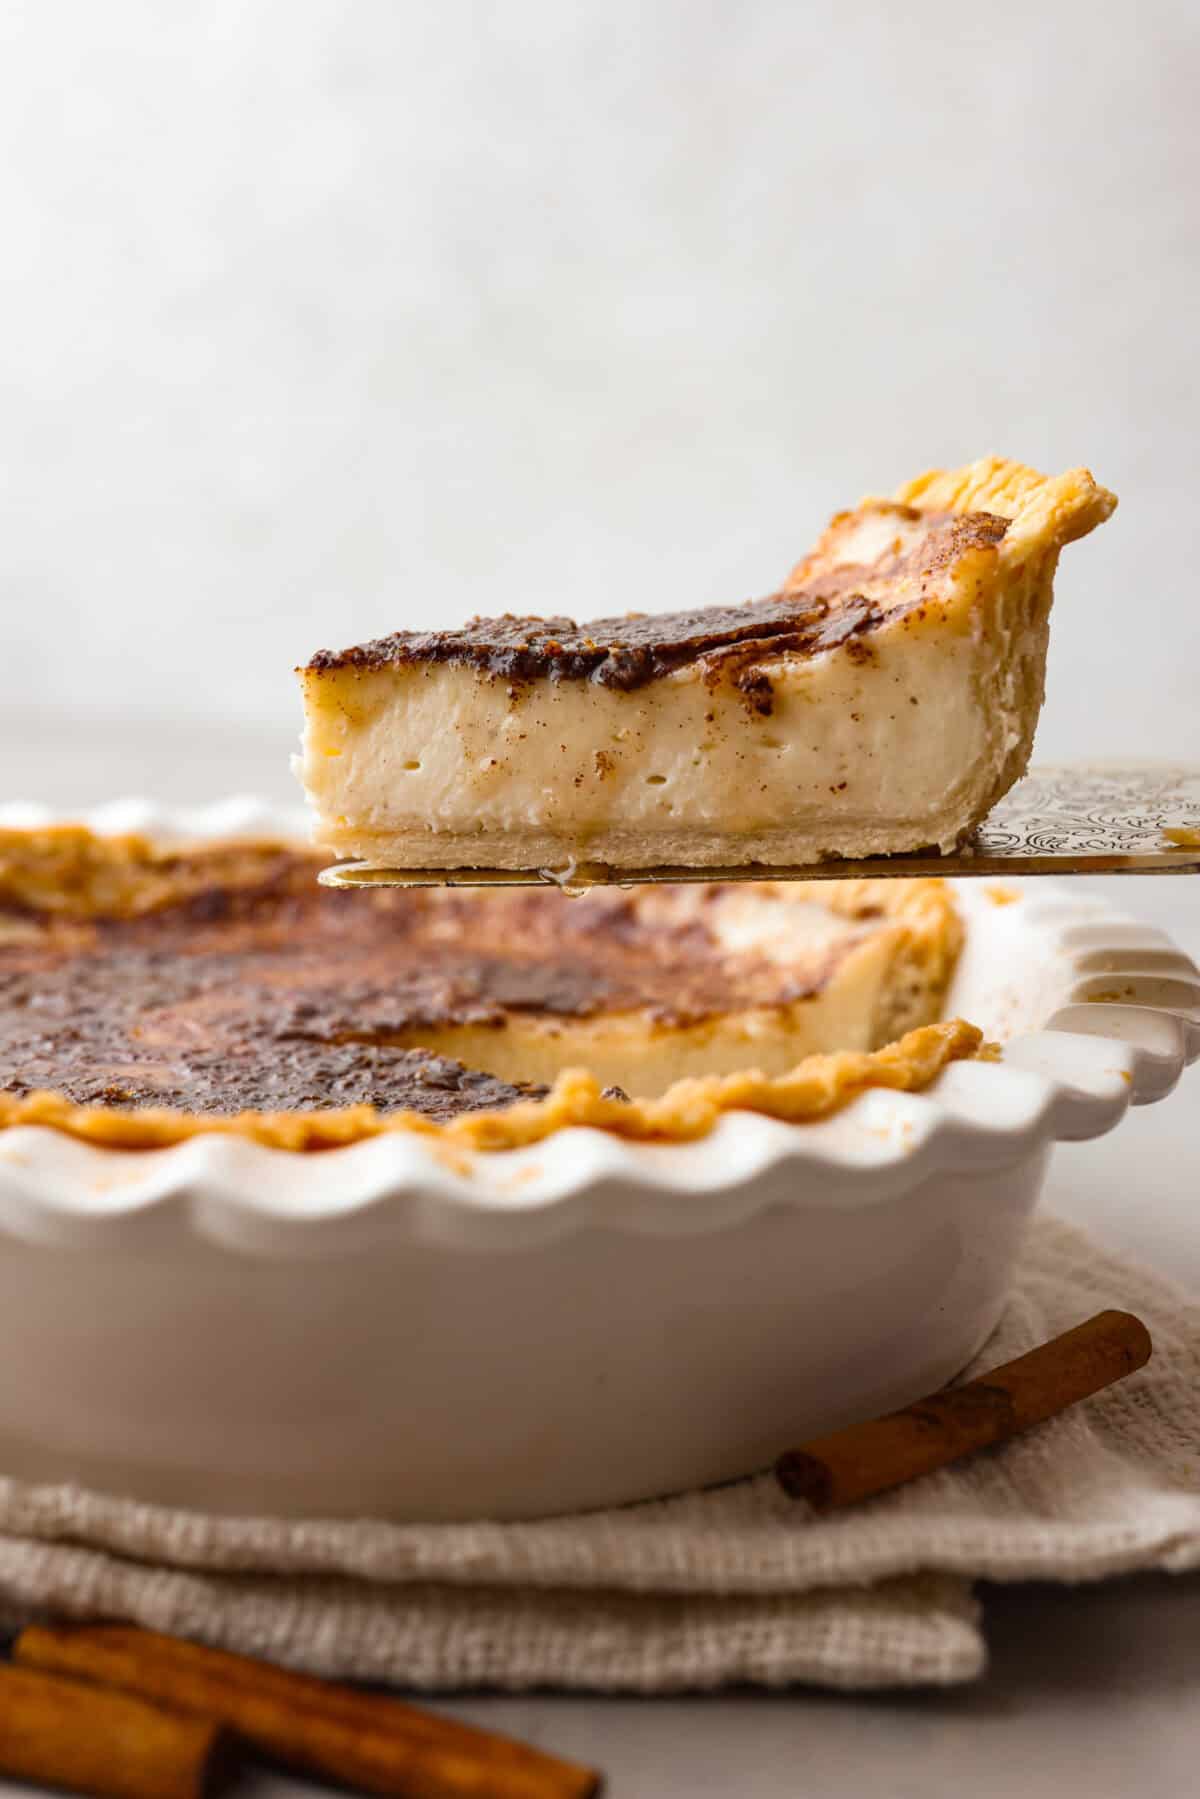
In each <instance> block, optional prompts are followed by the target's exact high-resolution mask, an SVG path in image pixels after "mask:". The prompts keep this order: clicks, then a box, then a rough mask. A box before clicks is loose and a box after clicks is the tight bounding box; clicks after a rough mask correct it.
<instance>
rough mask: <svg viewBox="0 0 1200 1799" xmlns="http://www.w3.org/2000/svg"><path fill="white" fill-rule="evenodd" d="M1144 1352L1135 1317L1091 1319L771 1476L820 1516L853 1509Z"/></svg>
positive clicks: (1094, 1385) (1025, 1421)
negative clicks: (856, 1502) (987, 1372)
mask: <svg viewBox="0 0 1200 1799" xmlns="http://www.w3.org/2000/svg"><path fill="white" fill-rule="evenodd" d="M1150 1353H1151V1344H1150V1333H1149V1332H1148V1331H1147V1329H1146V1327H1145V1325H1144V1324H1143V1323H1142V1322H1141V1320H1140V1319H1139V1318H1135V1317H1134V1316H1133V1314H1132V1313H1131V1312H1097V1314H1096V1316H1095V1317H1094V1318H1089V1319H1088V1320H1087V1321H1086V1323H1084V1324H1077V1325H1076V1326H1075V1328H1074V1329H1073V1330H1069V1331H1065V1332H1064V1333H1063V1335H1062V1336H1061V1337H1055V1338H1053V1339H1052V1341H1051V1342H1049V1343H1043V1344H1042V1345H1041V1346H1040V1348H1038V1349H1031V1350H1030V1351H1029V1353H1028V1354H1027V1355H1023V1356H1018V1357H1017V1359H1016V1360H1015V1361H1013V1362H1006V1363H1005V1364H1004V1365H1003V1367H1000V1368H994V1369H993V1370H992V1371H991V1373H990V1374H985V1375H982V1376H981V1377H980V1378H979V1379H978V1380H973V1381H968V1382H966V1383H965V1385H963V1386H961V1387H947V1388H944V1389H943V1390H942V1391H941V1392H940V1393H933V1394H931V1395H930V1397H929V1398H928V1399H921V1400H918V1401H917V1402H916V1404H915V1405H910V1406H905V1407H904V1409H903V1411H899V1412H892V1413H890V1414H889V1415H888V1416H887V1417H885V1418H876V1419H874V1420H872V1421H871V1422H870V1423H867V1424H854V1425H851V1426H850V1428H849V1429H848V1430H839V1431H834V1432H833V1433H832V1435H830V1436H827V1437H816V1438H814V1439H813V1440H812V1442H810V1443H805V1444H803V1445H802V1446H801V1447H800V1448H799V1449H792V1450H789V1451H788V1452H787V1454H786V1455H782V1456H780V1458H779V1460H778V1462H777V1463H776V1464H775V1473H776V1476H777V1477H778V1480H779V1483H780V1485H781V1486H782V1487H783V1489H784V1491H785V1492H786V1493H790V1494H791V1496H792V1497H793V1498H794V1499H807V1500H808V1501H809V1503H810V1504H811V1505H814V1506H815V1507H816V1508H817V1509H818V1511H832V1510H833V1509H835V1508H836V1507H838V1506H843V1505H853V1504H854V1502H855V1501H856V1500H859V1499H869V1498H870V1497H871V1495H872V1494H874V1493H884V1492H886V1491H887V1490H888V1489H889V1488H890V1487H898V1486H901V1485H903V1483H904V1482H905V1481H909V1480H915V1479H916V1478H917V1476H918V1475H920V1474H930V1473H932V1472H933V1471H934V1469H936V1468H944V1467H946V1466H947V1465H948V1463H950V1462H956V1461H958V1459H959V1458H960V1456H965V1455H971V1454H972V1453H973V1452H974V1451H975V1450H977V1449H986V1448H987V1447H989V1445H991V1444H994V1443H1003V1442H1004V1441H1005V1440H1006V1439H1007V1438H1009V1437H1013V1436H1016V1435H1017V1433H1018V1432H1019V1431H1023V1430H1028V1429H1029V1428H1030V1426H1031V1425H1034V1424H1040V1423H1041V1422H1042V1420H1043V1419H1045V1418H1050V1417H1053V1415H1054V1414H1055V1413H1056V1412H1061V1411H1063V1410H1064V1409H1065V1408H1066V1407H1067V1406H1069V1405H1074V1404H1075V1402H1076V1400H1079V1399H1086V1398H1087V1397H1088V1395H1089V1394H1091V1393H1098V1392H1100V1390H1101V1389H1102V1388H1103V1387H1108V1386H1111V1385H1112V1383H1113V1382H1114V1381H1118V1380H1122V1379H1123V1378H1124V1377H1125V1375H1127V1374H1132V1373H1133V1372H1134V1371H1135V1369H1138V1368H1143V1367H1145V1365H1146V1363H1147V1362H1148V1361H1149V1360H1150Z"/></svg>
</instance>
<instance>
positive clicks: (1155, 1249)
mask: <svg viewBox="0 0 1200 1799" xmlns="http://www.w3.org/2000/svg"><path fill="white" fill-rule="evenodd" d="M286 739H287V732H286V731H284V732H282V733H281V734H280V736H278V737H277V738H275V739H272V738H270V737H268V736H266V735H264V737H263V738H262V739H260V740H233V739H231V738H229V737H224V738H222V739H221V740H219V741H215V742H212V743H209V742H205V743H203V744H201V743H198V742H197V741H196V740H195V739H194V738H192V737H190V736H188V737H184V736H183V735H182V734H181V735H179V736H177V737H176V736H173V735H172V734H171V733H170V732H163V731H160V732H157V733H156V734H155V735H154V736H153V737H152V738H151V737H149V736H147V735H146V734H144V733H132V732H126V731H99V730H95V729H86V730H85V729H84V728H83V727H80V728H78V731H77V733H76V734H75V739H74V742H71V741H69V740H64V738H63V735H62V733H61V732H59V731H53V730H50V729H48V728H46V727H45V726H43V725H40V724H39V722H38V721H37V720H32V719H31V720H29V721H26V723H25V724H24V725H23V726H22V727H21V728H19V729H18V728H17V727H10V729H9V730H8V731H6V732H5V733H4V734H3V736H0V755H2V756H3V764H2V765H3V766H4V767H5V768H6V769H8V770H9V780H10V783H12V787H11V789H10V796H11V797H12V798H29V799H40V800H46V801H48V802H51V803H53V804H56V805H62V806H72V805H87V804H94V803H96V802H97V801H100V800H102V799H107V798H112V797H115V796H117V795H119V794H127V793H131V792H145V791H150V792H152V793H153V794H155V796H156V797H159V798H176V799H179V800H182V801H189V802H191V801H196V800H200V799H204V798H207V797H217V796H219V795H221V794H223V793H227V792H230V791H234V790H237V791H243V792H244V791H247V790H249V791H257V792H263V793H265V794H267V795H269V796H272V795H273V796H278V797H280V798H285V799H287V798H291V797H292V796H291V793H290V790H289V787H288V784H287V781H286V777H284V776H282V775H281V773H280V769H281V766H282V759H283V758H284V757H286V753H287V750H288V747H289V745H288V743H287V741H286ZM14 775H15V776H16V777H18V778H19V777H21V776H24V785H23V786H19V780H14ZM1094 885H1095V886H1096V887H1097V888H1101V887H1104V888H1108V889H1109V890H1111V891H1114V892H1115V894H1116V897H1117V900H1118V903H1119V904H1121V905H1123V906H1125V907H1127V908H1128V909H1129V910H1131V911H1134V912H1136V913H1137V914H1139V915H1140V916H1141V917H1143V918H1145V919H1146V920H1147V921H1149V922H1153V923H1156V924H1161V925H1162V926H1164V927H1165V928H1167V929H1168V930H1170V931H1171V932H1172V933H1173V934H1174V936H1175V937H1176V939H1177V940H1178V941H1179V943H1180V944H1181V945H1182V946H1183V947H1185V948H1186V949H1187V950H1188V951H1189V952H1190V953H1191V954H1192V955H1194V956H1196V957H1197V958H1200V880H1194V879H1189V878H1187V877H1176V878H1163V877H1159V878H1157V879H1151V878H1136V877H1126V878H1124V879H1122V880H1120V881H1117V882H1111V881H1110V882H1105V883H1100V882H1097V883H1094ZM1043 1203H1044V1205H1045V1206H1046V1207H1047V1208H1048V1209H1051V1210H1054V1211H1057V1212H1059V1213H1061V1214H1062V1215H1063V1216H1065V1217H1068V1218H1071V1219H1074V1220H1075V1221H1076V1222H1078V1223H1080V1224H1084V1225H1086V1226H1087V1227H1088V1228H1089V1229H1091V1230H1093V1231H1094V1232H1095V1233H1096V1234H1097V1235H1098V1236H1099V1237H1101V1238H1102V1239H1104V1240H1105V1241H1106V1242H1108V1243H1110V1244H1112V1245H1114V1246H1116V1247H1120V1248H1124V1249H1126V1250H1128V1251H1130V1252H1131V1253H1133V1254H1136V1255H1137V1256H1139V1257H1140V1258H1141V1259H1142V1260H1143V1261H1144V1262H1145V1263H1147V1264H1148V1265H1150V1266H1153V1267H1156V1268H1159V1269H1161V1270H1163V1271H1164V1272H1165V1273H1168V1274H1169V1275H1171V1276H1172V1277H1173V1278H1174V1279H1175V1280H1176V1281H1178V1282H1179V1283H1181V1284H1182V1285H1184V1286H1186V1287H1190V1288H1191V1289H1193V1290H1194V1291H1195V1292H1196V1293H1197V1294H1198V1295H1200V1068H1198V1069H1196V1070H1193V1071H1192V1072H1191V1074H1190V1077H1188V1076H1185V1079H1184V1082H1183V1084H1182V1085H1181V1087H1180V1088H1179V1089H1178V1090H1177V1091H1176V1092H1175V1093H1174V1094H1173V1095H1172V1096H1171V1097H1170V1098H1169V1099H1168V1100H1166V1101H1164V1102H1162V1103H1160V1104H1159V1105H1156V1106H1151V1107H1147V1108H1146V1109H1145V1110H1143V1111H1139V1112H1135V1113H1132V1114H1131V1115H1130V1116H1129V1117H1128V1118H1127V1119H1126V1121H1125V1122H1124V1123H1123V1124H1122V1126H1121V1127H1120V1128H1119V1129H1118V1130H1117V1131H1116V1132H1115V1133H1114V1135H1112V1136H1111V1137H1106V1138H1102V1139H1101V1140H1100V1141H1099V1142H1097V1143H1093V1144H1077V1145H1068V1146H1063V1147H1061V1148H1060V1149H1059V1150H1058V1152H1057V1154H1056V1157H1055V1160H1054V1163H1053V1165H1052V1168H1051V1173H1050V1178H1049V1182H1048V1186H1047V1191H1046V1195H1045V1199H1044V1201H1043ZM983 1598H984V1604H985V1611H986V1625H987V1636H988V1642H989V1647H990V1651H991V1667H990V1670H989V1672H988V1674H987V1675H986V1677H985V1678H984V1679H983V1680H981V1681H979V1682H978V1683H976V1684H975V1685H973V1686H970V1687H967V1688H960V1689H957V1690H954V1691H950V1692H945V1693H941V1692H934V1693H917V1694H903V1695H890V1696H889V1695H884V1696H869V1697H860V1696H856V1697H849V1696H835V1695H830V1694H824V1693H820V1692H813V1691H807V1690H795V1691H791V1692H787V1693H782V1694H769V1695H768V1694H763V1693H758V1692H752V1691H737V1692H731V1693H724V1694H720V1695H709V1696H704V1697H697V1698H684V1699H648V1700H641V1699H638V1700H633V1699H606V1698H599V1697H596V1698H593V1697H586V1698H572V1697H563V1696H559V1695H555V1694H536V1695H530V1696H524V1697H521V1698H502V1697H493V1696H471V1697H467V1698H462V1699H455V1700H454V1701H453V1702H452V1703H449V1704H446V1705H444V1706H443V1707H442V1708H441V1709H444V1710H446V1711H448V1712H451V1713H453V1714H454V1715H455V1716H456V1717H460V1718H464V1719H469V1720H471V1721H473V1722H475V1723H478V1724H482V1725H485V1726H487V1727H489V1728H492V1729H496V1730H501V1731H505V1732H508V1733H510V1734H512V1735H514V1736H518V1737H522V1738H525V1739H527V1740H528V1741H531V1742H536V1743H539V1744H542V1745H543V1746H545V1747H546V1748H549V1749H554V1750H556V1751H559V1752H560V1753H562V1754H564V1755H569V1756H573V1757H575V1758H576V1759H578V1760H581V1761H586V1762H590V1763H592V1764H593V1765H596V1766H598V1767H600V1768H602V1769H604V1770H605V1771H606V1773H607V1775H608V1788H607V1790H608V1792H609V1793H611V1794H612V1795H613V1799H674V1796H675V1795H678V1796H679V1799H683V1796H684V1795H686V1796H687V1799H709V1796H712V1799H717V1796H720V1799H793V1796H796V1795H801V1794H803V1795H814V1796H817V1795H819V1796H820V1799H843V1796H844V1799H852V1796H853V1799H862V1796H864V1795H886V1796H888V1799H891V1796H894V1799H909V1795H911V1796H912V1799H927V1796H928V1795H931V1794H943V1793H944V1794H954V1795H956V1796H958V1795H961V1796H963V1799H1010V1796H1011V1795H1013V1794H1016V1793H1020V1794H1021V1795H1022V1799H1043V1796H1044V1799H1064V1796H1065V1799H1071V1796H1073V1795H1079V1796H1080V1799H1082V1796H1083V1795H1085V1794H1086V1795H1087V1799H1125V1796H1127V1795H1130V1794H1135V1793H1136V1794H1137V1795H1138V1799H1184V1796H1185V1795H1189V1794H1192V1793H1195V1792H1197V1791H1200V1772H1198V1770H1200V1578H1194V1577H1193V1578H1188V1577H1180V1578H1175V1579H1172V1578H1169V1577H1166V1576H1163V1577H1147V1578H1141V1579H1131V1580H1122V1581H1114V1582H1109V1583H1105V1584H1103V1585H1100V1586H1094V1587H1086V1588H1079V1589H1075V1590H1068V1589H1062V1588H1051V1587H1035V1586H1014V1587H1008V1588H987V1589H985V1590H984V1592H983ZM233 1790H234V1791H236V1794H237V1795H238V1799H299V1796H300V1795H303V1794H312V1793H315V1792H317V1791H318V1790H324V1789H317V1788H315V1787H312V1786H309V1785H306V1784H304V1783H302V1782H299V1781H292V1780H287V1779H283V1778H278V1777H272V1776H265V1775H264V1776H262V1777H258V1778H247V1779H246V1780H245V1781H244V1782H242V1783H241V1784H239V1785H238V1786H237V1787H236V1789H233ZM32 1792H33V1789H31V1788H27V1787H22V1786H15V1785H11V1784H7V1783H4V1782H0V1794H3V1795H17V1794H30V1795H32Z"/></svg>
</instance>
